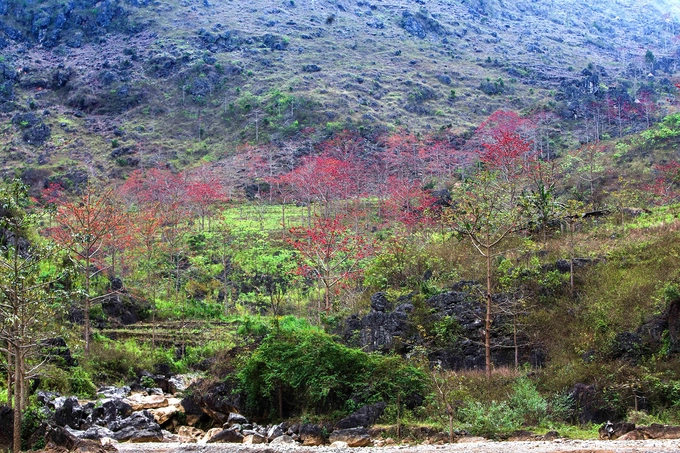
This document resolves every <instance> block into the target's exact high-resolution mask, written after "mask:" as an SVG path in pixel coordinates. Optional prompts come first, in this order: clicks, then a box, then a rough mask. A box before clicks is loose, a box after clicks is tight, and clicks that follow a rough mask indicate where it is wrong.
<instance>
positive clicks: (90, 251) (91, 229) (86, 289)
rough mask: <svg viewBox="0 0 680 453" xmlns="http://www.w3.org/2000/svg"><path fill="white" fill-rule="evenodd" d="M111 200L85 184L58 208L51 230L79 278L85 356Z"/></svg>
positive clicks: (112, 219)
mask: <svg viewBox="0 0 680 453" xmlns="http://www.w3.org/2000/svg"><path fill="white" fill-rule="evenodd" d="M111 197H112V191H111V190H107V191H104V192H100V191H98V190H97V189H95V187H94V186H93V185H91V184H88V185H87V186H86V187H85V189H84V191H83V193H82V195H80V196H79V197H77V198H76V199H75V200H74V201H68V202H63V203H62V204H61V205H59V207H58V208H57V214H56V217H55V221H56V223H57V226H56V227H55V228H52V229H51V234H52V237H53V238H54V240H55V241H56V242H57V243H58V244H59V245H60V246H62V247H63V248H64V249H66V250H67V251H68V254H69V258H70V259H71V261H72V262H73V263H74V264H75V266H76V267H77V268H78V269H80V272H81V274H82V277H83V281H84V283H83V288H82V293H81V297H82V304H83V312H84V337H85V355H88V354H89V352H90V307H91V304H92V302H94V301H96V299H97V298H96V297H93V296H92V291H91V284H92V280H93V279H94V278H95V277H96V276H97V275H99V273H100V272H101V271H102V270H104V269H105V266H104V264H103V262H104V250H105V242H106V240H107V237H108V236H109V235H111V234H112V232H113V230H114V229H115V228H116V222H117V215H116V210H117V207H116V206H114V205H113V204H111V203H110V202H109V200H110V198H111Z"/></svg>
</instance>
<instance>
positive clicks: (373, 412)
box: [335, 401, 387, 429]
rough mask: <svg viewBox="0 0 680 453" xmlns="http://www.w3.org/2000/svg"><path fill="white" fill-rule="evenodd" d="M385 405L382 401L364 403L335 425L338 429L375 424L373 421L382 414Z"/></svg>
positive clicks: (366, 426) (365, 426)
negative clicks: (364, 404)
mask: <svg viewBox="0 0 680 453" xmlns="http://www.w3.org/2000/svg"><path fill="white" fill-rule="evenodd" d="M386 407H387V404H385V403H384V402H382V401H381V402H379V403H375V404H370V405H366V406H364V407H362V408H360V409H359V410H358V411H356V412H354V413H353V414H351V415H349V416H347V417H345V418H343V419H342V420H340V421H339V422H338V423H337V424H336V425H335V426H336V428H338V429H349V428H358V427H364V428H368V427H369V426H372V425H373V424H375V422H376V421H377V420H378V419H379V418H380V417H381V416H382V414H383V413H384V412H385V408H386Z"/></svg>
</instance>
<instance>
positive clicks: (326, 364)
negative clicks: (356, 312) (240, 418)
mask: <svg viewBox="0 0 680 453" xmlns="http://www.w3.org/2000/svg"><path fill="white" fill-rule="evenodd" d="M238 379H239V382H240V387H241V389H242V390H243V391H244V392H245V395H246V400H247V405H248V407H249V408H250V409H251V410H253V411H255V412H257V413H260V414H264V413H276V408H277V407H278V405H279V403H280V402H283V404H284V411H287V412H295V413H301V412H316V413H322V412H330V411H340V412H343V411H344V412H347V411H349V410H352V409H354V407H355V406H356V404H362V403H364V404H365V403H371V402H376V401H390V400H392V399H396V398H397V395H399V394H401V395H410V394H413V393H420V392H422V391H423V389H424V388H425V386H424V384H425V376H424V374H423V373H422V372H421V371H420V370H418V369H416V368H415V367H412V366H409V365H407V364H405V363H404V362H403V361H401V359H399V358H396V357H384V356H380V355H373V354H367V353H365V352H363V351H360V350H357V349H352V348H349V347H346V346H343V345H341V344H338V343H336V342H335V341H334V339H333V337H332V336H330V335H328V334H326V333H323V332H320V331H316V330H313V329H304V330H293V331H288V332H287V331H284V330H281V329H277V330H275V331H274V332H272V333H271V334H269V335H268V336H267V337H266V338H265V339H264V340H263V342H262V343H261V345H260V346H259V347H258V348H257V349H256V350H255V351H254V352H253V354H252V355H251V356H250V357H248V358H246V359H245V360H244V362H243V365H242V367H241V370H240V372H239V373H238ZM279 398H280V399H279ZM348 401H351V402H352V404H350V405H349V406H352V407H349V406H348Z"/></svg>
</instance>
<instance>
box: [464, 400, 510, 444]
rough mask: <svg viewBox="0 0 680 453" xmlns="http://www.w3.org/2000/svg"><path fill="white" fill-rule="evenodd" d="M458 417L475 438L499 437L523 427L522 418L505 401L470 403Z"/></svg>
mask: <svg viewBox="0 0 680 453" xmlns="http://www.w3.org/2000/svg"><path fill="white" fill-rule="evenodd" d="M458 417H459V419H460V420H461V421H462V422H463V426H464V428H465V429H466V430H468V431H469V432H470V434H473V435H475V436H485V437H498V436H500V435H503V434H508V433H511V432H513V431H516V430H517V429H519V428H520V427H521V422H520V417H518V416H517V413H516V412H515V411H514V410H513V409H512V408H511V407H510V406H509V405H508V403H506V402H505V401H501V402H498V401H491V402H490V403H481V402H479V401H470V402H468V403H466V404H465V405H464V406H463V407H461V408H460V409H459V410H458Z"/></svg>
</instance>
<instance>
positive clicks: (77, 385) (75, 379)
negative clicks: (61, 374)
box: [68, 367, 97, 398]
mask: <svg viewBox="0 0 680 453" xmlns="http://www.w3.org/2000/svg"><path fill="white" fill-rule="evenodd" d="M68 382H69V385H70V387H71V392H73V393H74V394H76V395H78V396H81V397H85V398H92V397H94V395H95V393H96V392H97V386H95V385H94V383H93V382H92V377H91V376H90V373H88V372H87V371H85V370H84V369H83V368H81V367H75V368H73V369H71V371H70V373H69V378H68Z"/></svg>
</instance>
